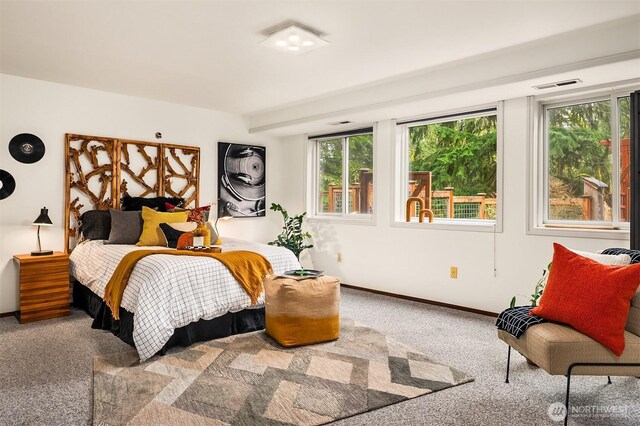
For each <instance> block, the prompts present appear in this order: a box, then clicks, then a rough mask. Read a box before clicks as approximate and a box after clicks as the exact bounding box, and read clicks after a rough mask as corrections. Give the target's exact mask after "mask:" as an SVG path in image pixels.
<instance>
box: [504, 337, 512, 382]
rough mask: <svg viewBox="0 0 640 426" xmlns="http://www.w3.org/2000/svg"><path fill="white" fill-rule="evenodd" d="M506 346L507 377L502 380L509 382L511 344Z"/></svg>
mask: <svg viewBox="0 0 640 426" xmlns="http://www.w3.org/2000/svg"><path fill="white" fill-rule="evenodd" d="M507 346H508V347H509V349H508V350H507V379H506V380H505V381H504V382H505V383H509V367H510V366H511V346H510V345H507Z"/></svg>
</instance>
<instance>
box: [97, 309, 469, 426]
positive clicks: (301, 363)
mask: <svg viewBox="0 0 640 426" xmlns="http://www.w3.org/2000/svg"><path fill="white" fill-rule="evenodd" d="M472 380H473V378H472V377H470V376H468V375H466V374H465V373H462V372H460V371H457V370H455V369H453V368H451V367H448V366H446V365H443V364H440V363H438V362H436V361H434V360H433V359H431V358H430V357H429V356H427V355H425V354H424V353H422V352H420V351H417V350H415V349H412V348H411V347H409V346H406V345H404V344H402V343H399V342H397V341H395V340H393V339H391V338H390V337H387V336H386V335H385V334H383V333H380V332H378V331H375V330H372V329H371V328H368V327H365V326H363V325H361V324H358V323H356V322H354V321H353V320H350V319H348V318H342V319H341V321H340V339H338V340H337V341H334V342H329V343H322V344H317V345H312V346H302V347H295V348H283V347H281V346H279V345H278V344H277V343H276V342H275V341H274V340H273V339H271V338H270V337H269V336H267V335H266V334H265V332H264V331H257V332H253V333H247V334H240V335H235V336H230V337H226V338H223V339H218V340H211V341H208V342H205V343H201V344H196V345H192V346H190V347H188V348H183V349H180V350H179V351H175V352H173V351H172V352H170V353H169V354H167V355H165V356H155V357H153V358H151V359H150V360H148V361H146V362H143V363H140V361H139V358H138V354H137V352H136V351H135V350H130V351H126V352H120V353H116V354H110V355H106V356H98V357H95V358H94V360H93V423H94V424H95V425H150V424H163V425H229V424H230V425H254V424H269V425H283V424H286V425H318V424H324V423H329V422H332V421H334V420H338V419H341V418H345V417H350V416H354V415H357V414H360V413H364V412H367V411H371V410H375V409H377V408H381V407H384V406H387V405H391V404H395V403H397V402H400V401H405V400H407V399H411V398H416V397H418V396H421V395H425V394H428V393H432V392H435V391H439V390H442V389H446V388H449V387H452V386H456V385H459V384H462V383H467V382H470V381H472Z"/></svg>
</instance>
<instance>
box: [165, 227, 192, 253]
mask: <svg viewBox="0 0 640 426" xmlns="http://www.w3.org/2000/svg"><path fill="white" fill-rule="evenodd" d="M186 224H190V225H193V227H194V228H195V227H196V226H197V225H196V224H195V223H194V222H184V223H161V224H160V229H161V230H162V233H163V234H164V238H165V240H167V247H169V248H177V247H178V240H179V239H180V237H181V236H182V234H188V233H190V232H191V231H186V230H185V229H184V227H183V229H176V228H174V226H178V227H180V226H182V225H185V226H186Z"/></svg>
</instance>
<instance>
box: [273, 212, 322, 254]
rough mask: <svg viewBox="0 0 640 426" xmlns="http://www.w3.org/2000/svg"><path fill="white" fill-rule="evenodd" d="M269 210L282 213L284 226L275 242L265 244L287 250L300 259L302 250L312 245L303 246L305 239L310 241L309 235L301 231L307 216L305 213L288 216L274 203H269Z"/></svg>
mask: <svg viewBox="0 0 640 426" xmlns="http://www.w3.org/2000/svg"><path fill="white" fill-rule="evenodd" d="M270 209H271V210H273V211H275V212H280V213H282V216H283V219H284V226H283V227H282V233H280V235H278V237H277V238H276V239H275V240H273V241H271V242H269V243H267V244H269V245H271V246H280V247H285V248H288V249H289V250H291V251H292V252H293V254H295V255H296V257H297V258H298V259H300V253H302V251H303V250H306V249H308V248H311V247H313V244H305V240H306V239H311V234H310V233H309V232H303V231H302V221H303V220H304V217H305V216H306V215H307V212H304V213H302V214H299V215H297V216H289V213H287V211H286V210H285V209H284V208H283V207H282V206H281V205H280V204H276V203H271V208H270Z"/></svg>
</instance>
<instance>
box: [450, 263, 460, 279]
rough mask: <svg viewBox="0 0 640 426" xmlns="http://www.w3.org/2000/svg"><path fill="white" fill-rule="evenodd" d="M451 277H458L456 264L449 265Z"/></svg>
mask: <svg viewBox="0 0 640 426" xmlns="http://www.w3.org/2000/svg"><path fill="white" fill-rule="evenodd" d="M450 276H451V278H453V279H458V267H457V266H452V267H451V273H450Z"/></svg>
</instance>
